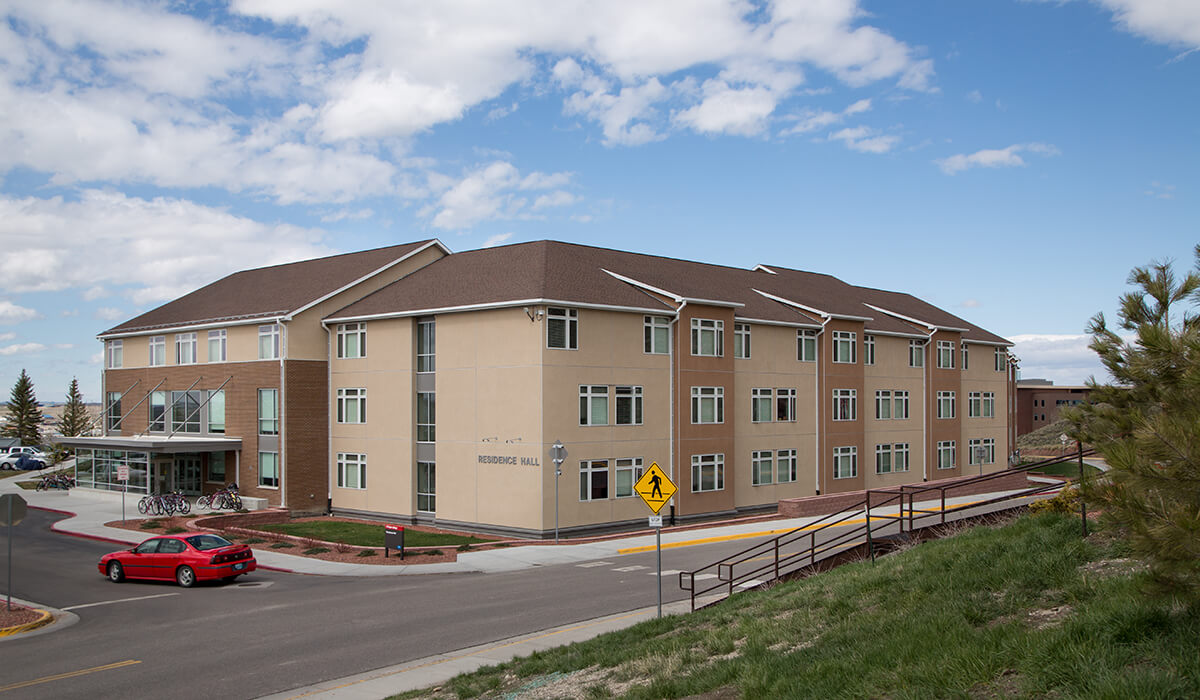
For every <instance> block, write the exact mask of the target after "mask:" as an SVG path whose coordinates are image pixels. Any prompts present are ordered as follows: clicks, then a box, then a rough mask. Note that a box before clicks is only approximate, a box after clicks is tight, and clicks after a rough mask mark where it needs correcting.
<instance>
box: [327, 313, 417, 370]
mask: <svg viewBox="0 0 1200 700" xmlns="http://www.w3.org/2000/svg"><path fill="white" fill-rule="evenodd" d="M418 327H419V324H418ZM418 337H419V333H418ZM417 342H418V343H419V342H420V341H417ZM417 352H418V353H419V352H420V351H419V350H418V351H417ZM337 356H338V359H339V360H353V359H357V358H360V357H366V356H367V324H365V323H340V324H338V327H337ZM418 356H419V355H418ZM417 371H420V370H417Z"/></svg>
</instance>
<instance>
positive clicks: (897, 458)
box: [892, 442, 908, 472]
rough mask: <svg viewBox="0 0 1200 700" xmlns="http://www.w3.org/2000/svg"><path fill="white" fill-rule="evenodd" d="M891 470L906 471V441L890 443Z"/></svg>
mask: <svg viewBox="0 0 1200 700" xmlns="http://www.w3.org/2000/svg"><path fill="white" fill-rule="evenodd" d="M892 471H894V472H906V471H908V443H907V442H897V443H896V444H894V445H892Z"/></svg>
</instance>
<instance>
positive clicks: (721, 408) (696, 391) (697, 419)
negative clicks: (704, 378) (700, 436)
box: [692, 386, 725, 423]
mask: <svg viewBox="0 0 1200 700" xmlns="http://www.w3.org/2000/svg"><path fill="white" fill-rule="evenodd" d="M692 422H693V423H724V422H725V387H721V386H694V387H692Z"/></svg>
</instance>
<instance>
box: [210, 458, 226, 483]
mask: <svg viewBox="0 0 1200 700" xmlns="http://www.w3.org/2000/svg"><path fill="white" fill-rule="evenodd" d="M208 480H209V481H211V482H212V483H215V484H224V483H225V453H224V452H213V453H211V454H209V455H208Z"/></svg>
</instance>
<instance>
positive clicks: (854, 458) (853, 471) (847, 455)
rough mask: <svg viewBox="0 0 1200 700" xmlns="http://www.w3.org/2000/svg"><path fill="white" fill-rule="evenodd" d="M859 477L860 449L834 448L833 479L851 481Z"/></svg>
mask: <svg viewBox="0 0 1200 700" xmlns="http://www.w3.org/2000/svg"><path fill="white" fill-rule="evenodd" d="M855 476H858V448H857V447H835V448H833V478H835V479H849V478H851V477H855Z"/></svg>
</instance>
